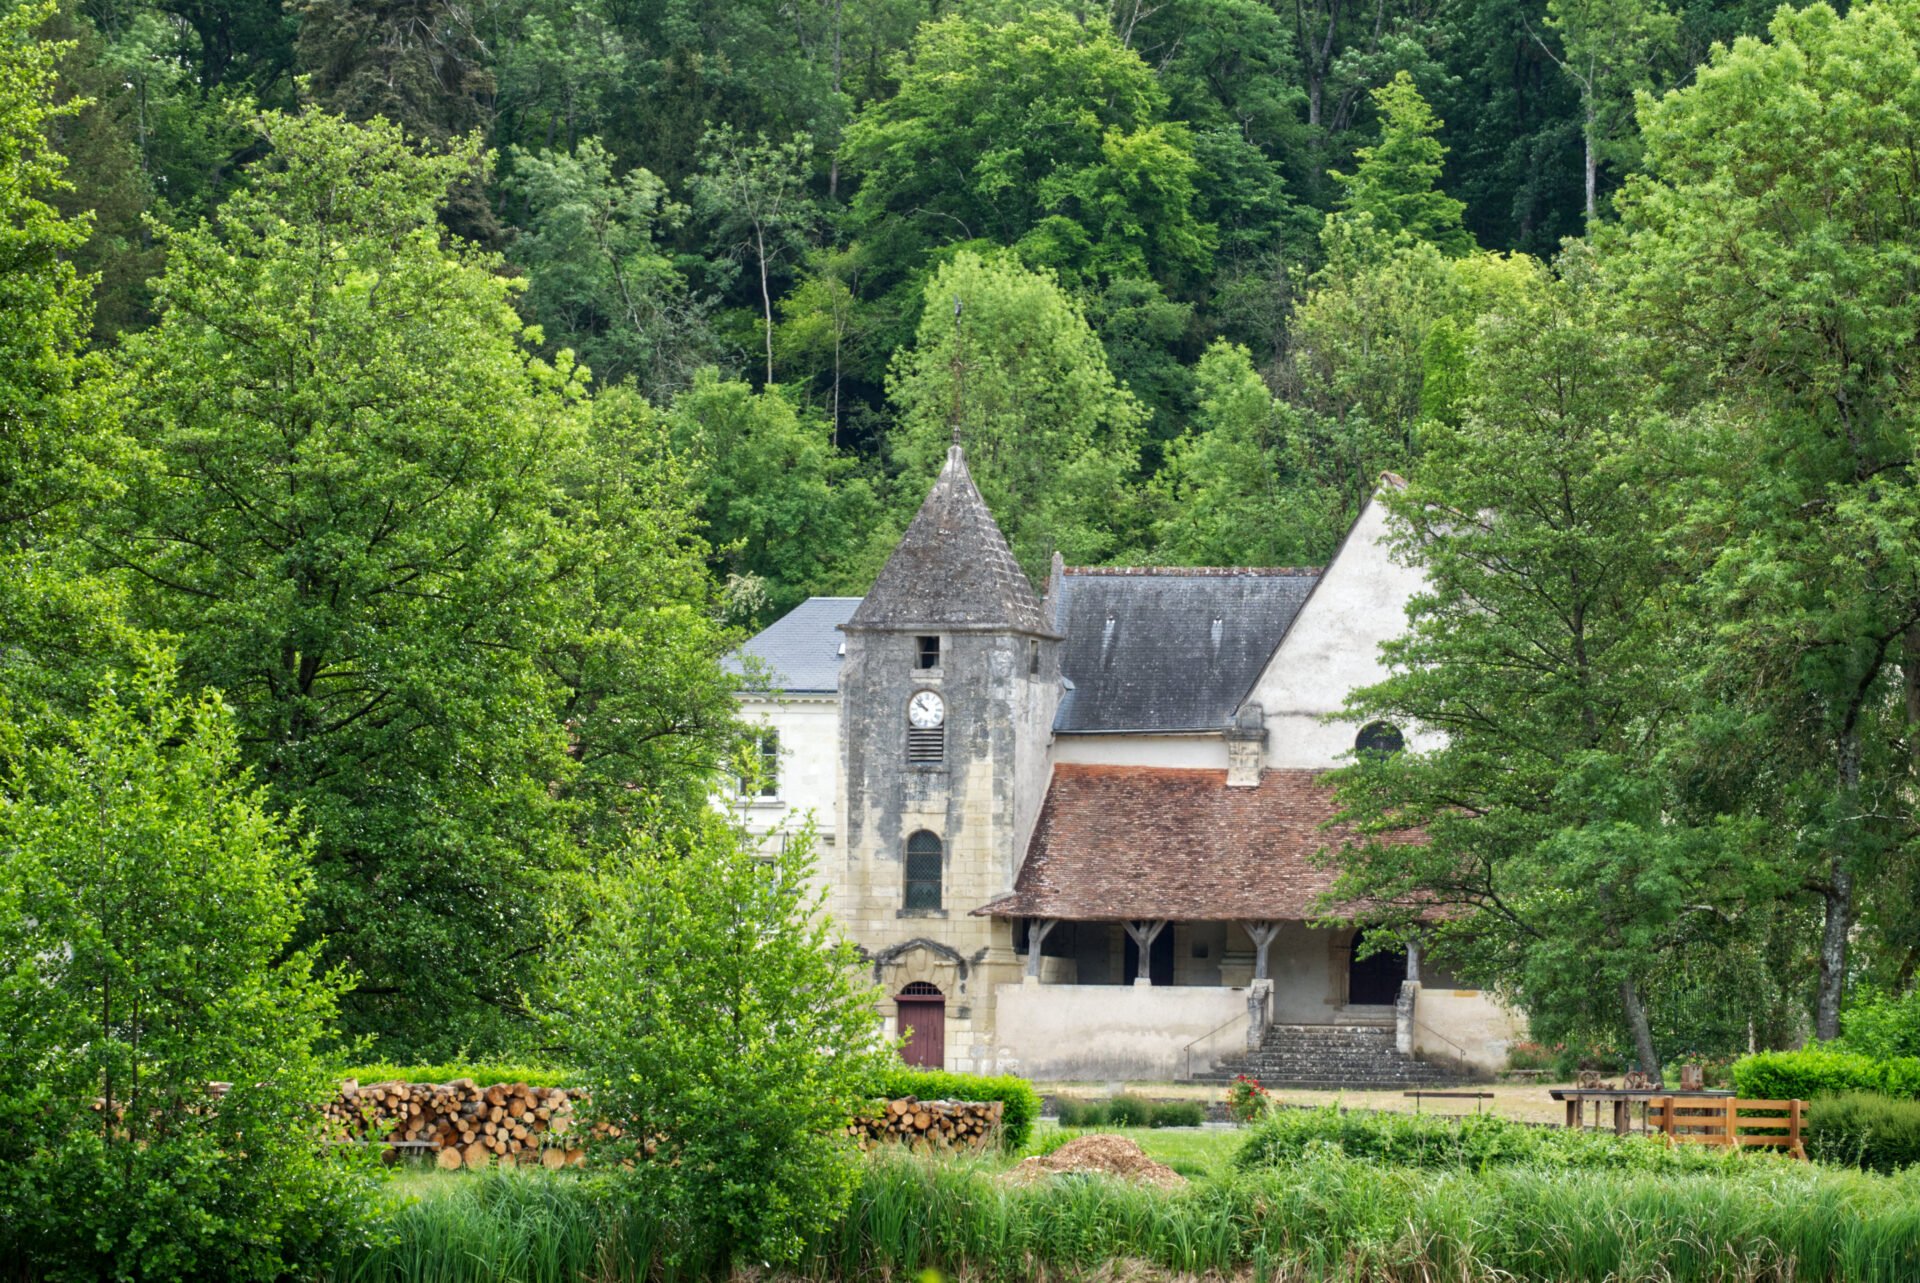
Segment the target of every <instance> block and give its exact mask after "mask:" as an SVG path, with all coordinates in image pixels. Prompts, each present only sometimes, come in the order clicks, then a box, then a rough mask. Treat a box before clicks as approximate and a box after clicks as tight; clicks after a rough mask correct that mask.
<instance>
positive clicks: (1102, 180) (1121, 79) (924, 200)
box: [842, 5, 1212, 288]
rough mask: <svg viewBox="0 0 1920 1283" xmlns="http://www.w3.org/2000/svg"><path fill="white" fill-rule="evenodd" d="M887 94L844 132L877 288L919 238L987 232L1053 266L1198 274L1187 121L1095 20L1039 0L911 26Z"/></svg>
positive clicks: (911, 253)
mask: <svg viewBox="0 0 1920 1283" xmlns="http://www.w3.org/2000/svg"><path fill="white" fill-rule="evenodd" d="M900 77H901V79H900V90H899V92H898V93H897V94H895V95H894V96H893V97H892V98H889V99H886V100H885V101H878V102H874V103H871V104H869V105H868V106H867V108H866V109H865V110H864V111H862V112H861V114H860V116H859V118H858V119H856V120H855V121H854V122H853V123H852V124H851V125H849V126H848V128H847V133H846V139H845V142H844V145H843V147H842V153H843V155H844V157H845V159H846V161H847V164H848V167H849V169H850V170H851V171H852V172H853V173H854V175H855V176H856V177H858V178H859V180H860V188H859V190H858V191H857V192H856V193H855V194H854V197H853V202H852V207H851V210H850V214H851V221H852V226H853V228H854V230H855V232H856V234H858V235H860V236H862V237H863V238H866V239H868V240H871V241H875V242H877V243H879V244H880V245H881V247H882V248H883V249H884V252H885V255H886V258H887V260H888V261H887V263H886V264H885V265H884V266H883V267H882V268H881V269H880V271H881V276H882V281H881V285H882V288H891V287H892V286H893V285H894V284H896V283H898V282H899V281H901V280H902V279H903V278H904V277H907V276H910V275H911V274H912V273H913V272H914V271H915V270H916V269H918V268H919V267H920V265H921V258H922V256H923V255H925V254H926V253H927V252H928V250H929V249H931V248H933V247H936V246H941V245H947V244H956V243H957V244H965V243H968V242H973V241H985V242H988V243H990V244H994V245H1000V246H1016V245H1017V246H1019V247H1020V251H1021V256H1022V259H1023V260H1024V261H1025V262H1027V263H1029V264H1030V265H1035V266H1046V267H1049V268H1052V269H1054V270H1055V271H1056V272H1057V273H1059V274H1061V275H1062V276H1063V277H1069V276H1075V275H1079V274H1087V275H1092V276H1100V275H1114V274H1128V275H1136V276H1151V277H1154V278H1156V279H1159V280H1161V281H1163V282H1169V283H1171V282H1174V281H1178V280H1180V279H1181V278H1183V277H1185V276H1187V275H1189V274H1194V273H1198V272H1201V271H1203V270H1204V269H1205V268H1206V266H1207V263H1208V260H1209V256H1210V253H1211V249H1212V230H1211V229H1210V228H1208V227H1207V226H1206V225H1205V224H1204V223H1202V222H1201V221H1200V219H1199V217H1198V213H1197V207H1196V206H1197V201H1196V193H1195V187H1194V180H1195V162H1194V159H1193V155H1192V149H1191V142H1190V139H1189V137H1188V135H1187V131H1186V130H1185V128H1184V127H1182V126H1180V125H1177V124H1173V123H1170V122H1167V121H1166V120H1165V119H1164V111H1165V107H1166V97H1165V94H1164V92H1163V91H1162V89H1161V88H1160V86H1159V85H1158V83H1157V82H1156V81H1155V79H1154V77H1153V73H1152V71H1151V70H1150V69H1149V68H1148V67H1147V66H1146V64H1145V63H1143V62H1142V61H1141V60H1140V58H1139V56H1138V55H1137V54H1135V53H1133V52H1132V51H1131V50H1128V49H1127V48H1125V47H1124V46H1123V45H1122V44H1121V43H1120V42H1119V40H1117V39H1116V38H1115V37H1114V36H1113V34H1112V33H1111V32H1110V31H1109V30H1107V29H1106V28H1105V27H1104V26H1101V25H1096V24H1083V23H1080V22H1078V21H1076V20H1075V19H1074V18H1073V17H1071V16H1070V15H1069V14H1067V13H1066V12H1064V11H1063V10H1061V9H1059V8H1056V7H1053V6H1051V5H1048V6H1042V7H1038V8H1035V9H1032V10H1028V11H1024V12H1022V13H1020V14H1019V15H1018V16H1016V17H1011V18H1008V19H1006V20H1004V21H989V20H985V19H972V18H968V17H964V16H960V15H955V16H952V17H948V18H944V19H941V20H940V21H938V22H932V23H929V24H927V25H926V26H924V27H922V28H921V30H920V33H919V35H918V36H917V37H915V40H914V46H913V56H912V58H911V59H910V60H908V61H906V62H905V63H903V64H902V65H901V68H900Z"/></svg>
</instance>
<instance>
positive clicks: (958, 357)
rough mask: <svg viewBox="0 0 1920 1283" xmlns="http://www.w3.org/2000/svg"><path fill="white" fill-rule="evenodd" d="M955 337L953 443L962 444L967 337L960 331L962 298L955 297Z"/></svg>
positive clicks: (956, 295)
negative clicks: (961, 401) (961, 428)
mask: <svg viewBox="0 0 1920 1283" xmlns="http://www.w3.org/2000/svg"><path fill="white" fill-rule="evenodd" d="M953 337H954V343H955V349H954V361H953V414H952V418H953V443H954V444H955V445H956V446H957V445H959V444H960V397H961V392H960V389H961V385H962V384H963V383H964V382H965V380H966V373H965V371H966V359H965V352H966V342H967V339H966V335H965V334H964V333H963V332H962V331H961V329H960V296H959V295H958V294H955V295H954V296H953Z"/></svg>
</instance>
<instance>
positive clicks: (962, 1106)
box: [847, 1096, 1006, 1149]
mask: <svg viewBox="0 0 1920 1283" xmlns="http://www.w3.org/2000/svg"><path fill="white" fill-rule="evenodd" d="M1005 1108H1006V1106H1005V1105H1004V1104H1003V1103H1002V1102H1000V1101H997V1100H989V1101H967V1100H916V1099H914V1098H913V1097H912V1096H904V1097H902V1098H900V1099H899V1100H890V1101H888V1102H887V1103H886V1104H885V1105H883V1106H882V1107H881V1109H880V1114H879V1116H878V1117H876V1118H856V1119H854V1120H853V1122H851V1123H849V1124H848V1125H847V1131H848V1132H850V1133H852V1135H853V1136H854V1137H855V1138H856V1139H857V1140H858V1141H859V1142H860V1148H862V1149H871V1148H872V1147H873V1146H875V1145H879V1144H903V1145H906V1146H908V1147H909V1148H918V1147H921V1146H925V1147H928V1148H932V1149H984V1148H985V1147H986V1146H987V1145H988V1144H989V1143H990V1142H991V1141H993V1140H994V1139H996V1137H997V1134H998V1132H999V1130H1000V1115H1001V1113H1002V1111H1003V1110H1005Z"/></svg>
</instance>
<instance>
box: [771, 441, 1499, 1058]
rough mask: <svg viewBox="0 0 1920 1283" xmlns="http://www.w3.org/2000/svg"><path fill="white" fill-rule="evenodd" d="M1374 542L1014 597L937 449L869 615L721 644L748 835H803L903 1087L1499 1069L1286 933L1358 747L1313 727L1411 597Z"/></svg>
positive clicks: (1494, 1010)
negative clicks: (808, 816)
mask: <svg viewBox="0 0 1920 1283" xmlns="http://www.w3.org/2000/svg"><path fill="white" fill-rule="evenodd" d="M1387 482H1388V483H1389V484H1392V483H1394V479H1392V478H1388V479H1387ZM1385 521H1386V515H1385V511H1384V509H1383V508H1382V507H1381V506H1380V505H1378V504H1374V505H1371V506H1369V507H1368V508H1367V510H1366V511H1365V512H1363V513H1362V514H1361V517H1360V519H1359V521H1358V522H1357V523H1356V524H1355V526H1354V528H1353V530H1352V531H1351V532H1350V533H1349V535H1348V537H1347V539H1346V541H1345V542H1344V544H1343V545H1342V546H1341V548H1340V550H1339V551H1338V552H1337V553H1336V554H1335V556H1334V559H1333V560H1332V562H1330V563H1329V564H1328V565H1327V566H1326V567H1324V568H1310V569H1241V568H1233V569H1213V568H1179V569H1176V568H1161V567H1154V568H1142V569H1114V568H1096V569H1085V570H1081V569H1068V568H1066V567H1062V566H1060V565H1058V564H1057V563H1056V566H1055V568H1054V572H1053V574H1052V576H1051V580H1050V582H1049V584H1048V585H1047V589H1046V592H1045V594H1044V595H1043V596H1042V595H1036V594H1035V593H1034V591H1033V588H1032V585H1031V584H1029V583H1028V581H1027V580H1026V578H1025V576H1024V575H1022V574H1021V573H1020V571H1019V568H1018V566H1017V565H1016V564H1015V563H1014V561H1013V558H1012V556H1011V554H1010V553H1009V552H1008V551H1007V548H1006V543H1005V540H1004V539H1003V538H1002V537H1001V534H1000V531H999V528H998V526H997V525H996V524H995V523H994V521H993V518H992V515H991V514H990V513H989V512H988V511H987V508H986V505H985V504H984V502H982V500H981V498H980V495H979V492H978V491H977V490H976V489H975V487H974V485H973V482H972V480H971V478H970V477H969V476H968V473H967V469H966V461H965V457H964V454H963V453H962V452H961V450H960V449H959V447H957V446H956V447H955V448H954V449H953V450H952V451H951V452H950V454H949V458H948V462H947V466H946V468H945V470H943V471H942V473H941V476H940V478H939V480H938V481H937V482H936V483H935V485H934V488H933V490H932V492H931V493H930V494H929V495H928V497H927V501H926V503H925V504H924V505H923V506H922V508H921V511H920V513H919V514H918V515H917V516H916V517H915V519H914V521H913V523H912V524H911V525H910V526H909V528H908V530H907V531H906V533H905V534H904V535H903V536H902V539H901V542H900V544H899V546H898V547H897V548H896V550H895V552H894V554H893V556H892V557H891V559H890V560H889V561H888V563H887V565H886V567H885V568H884V569H883V570H882V571H881V573H880V575H879V577H878V578H877V579H876V581H875V583H874V586H873V589H872V590H871V591H870V592H869V593H868V595H867V596H866V597H864V598H847V597H830V598H814V599H812V600H810V601H808V602H806V603H804V604H803V605H801V606H799V607H798V608H796V609H795V610H793V611H792V612H790V613H789V614H788V615H786V616H785V617H783V618H782V619H781V620H779V621H778V622H777V623H775V624H774V625H773V626H771V627H770V628H768V629H767V630H766V631H764V632H762V633H761V634H759V635H758V636H757V637H755V638H754V639H753V640H752V641H751V642H750V643H749V644H748V645H747V646H746V648H745V652H746V654H747V655H748V656H750V657H751V662H754V663H756V664H757V665H759V666H760V667H762V668H763V669H764V671H765V672H766V673H767V674H768V676H769V678H770V679H771V682H772V685H773V686H774V687H775V692H774V693H773V694H772V695H770V696H768V695H756V696H747V697H743V698H744V699H745V712H746V714H747V716H748V717H749V718H750V719H751V720H754V721H756V722H759V723H761V724H762V725H764V726H765V727H766V728H767V729H768V731H769V733H770V736H771V738H770V739H769V740H768V746H769V752H770V753H773V752H775V751H777V759H778V765H777V770H775V771H773V772H770V775H771V777H772V782H771V784H770V786H769V788H768V792H767V795H766V796H764V797H758V798H755V799H752V801H751V803H750V805H749V818H750V822H751V823H752V825H753V827H755V828H756V829H759V830H761V831H765V832H772V831H776V830H778V829H780V828H782V827H783V826H786V825H791V824H792V823H793V822H794V821H795V819H796V817H798V816H800V815H801V814H803V813H807V812H811V813H812V814H813V815H814V817H815V820H816V823H817V825H818V827H819V831H820V834H821V837H822V839H823V840H822V843H821V846H820V856H819V872H820V876H821V878H822V880H823V882H824V884H825V885H826V887H827V889H828V892H829V899H830V905H831V908H832V911H833V913H834V915H835V917H836V919H837V920H838V922H839V923H840V924H841V926H842V928H843V929H844V930H846V931H847V932H848V933H849V934H850V935H851V937H852V938H853V939H854V940H855V941H856V942H857V943H858V944H859V945H860V946H861V948H862V949H863V951H864V952H865V954H866V956H867V957H868V958H869V959H870V961H871V965H872V968H873V976H874V979H875V981H876V982H877V983H878V984H879V985H880V986H881V989H882V992H883V994H884V998H883V1001H882V1004H881V1006H882V1011H881V1015H882V1017H883V1019H885V1020H886V1021H887V1022H888V1027H889V1030H890V1031H892V1032H900V1033H911V1037H910V1038H909V1040H908V1043H907V1046H906V1048H905V1050H904V1054H905V1055H906V1057H907V1058H908V1059H909V1060H910V1061H914V1062H916V1063H929V1064H939V1065H944V1066H946V1067H948V1068H954V1069H966V1070H978V1071H1000V1072H1022V1073H1026V1074H1028V1075H1029V1076H1032V1077H1036V1078H1047V1079H1097V1080H1109V1079H1123V1078H1133V1079H1167V1078H1176V1077H1195V1076H1204V1075H1209V1074H1212V1075H1220V1074H1225V1073H1229V1072H1233V1071H1235V1070H1243V1069H1244V1070H1251V1071H1253V1072H1255V1073H1256V1074H1258V1075H1259V1076H1261V1077H1262V1078H1263V1080H1268V1081H1293V1082H1330V1083H1342V1084H1348V1085H1360V1084H1362V1083H1400V1082H1420V1081H1432V1080H1435V1079H1437V1078H1443V1077H1450V1076H1457V1075H1459V1074H1460V1073H1461V1072H1463V1071H1465V1070H1469V1069H1490V1068H1493V1067H1496V1066H1497V1065H1499V1064H1500V1063H1503V1062H1504V1059H1505V1054H1506V1049H1507V1046H1508V1044H1509V1042H1510V1041H1511V1039H1512V1038H1513V1037H1514V1036H1515V1024H1514V1022H1513V1020H1512V1019H1511V1018H1510V1017H1509V1015H1508V1013H1506V1012H1505V1011H1503V1010H1502V1009H1501V1008H1499V1007H1498V1006H1497V1005H1495V1004H1494V1003H1492V1002H1490V1001H1489V1000H1488V999H1487V998H1486V997H1485V996H1484V995H1481V994H1479V993H1477V992H1473V991H1469V990H1464V989H1459V988H1456V987H1454V986H1453V985H1452V984H1451V982H1449V981H1448V980H1447V979H1446V978H1445V977H1440V976H1435V975H1433V974H1431V973H1429V974H1427V975H1425V976H1422V975H1421V974H1420V970H1419V959H1418V957H1417V955H1416V956H1415V957H1413V958H1409V957H1407V956H1406V955H1405V954H1401V953H1397V952H1395V953H1381V954H1375V955H1373V956H1372V957H1370V958H1367V959H1362V960H1356V959H1355V958H1354V957H1353V954H1354V948H1353V946H1354V943H1355V939H1356V935H1357V933H1356V932H1355V931H1354V930H1351V929H1334V928H1324V927H1316V926H1313V925H1310V919H1312V918H1313V917H1314V916H1315V910H1316V900H1317V897H1318V896H1319V895H1320V894H1321V893H1322V892H1323V891H1325V890H1326V889H1327V887H1328V886H1329V885H1330V883H1331V880H1332V877H1333V873H1332V871H1331V870H1330V869H1328V868H1327V867H1326V866H1325V865H1324V864H1322V863H1317V862H1315V861H1314V859H1313V858H1312V857H1313V856H1314V855H1315V854H1316V853H1317V852H1319V851H1321V850H1322V849H1323V848H1328V847H1330V846H1334V845H1337V841H1338V834H1337V833H1334V832H1331V831H1329V829H1328V828H1327V824H1328V822H1329V820H1330V819H1331V816H1332V813H1333V808H1332V804H1331V798H1330V795H1329V790H1328V789H1327V787H1326V786H1325V785H1324V784H1323V783H1322V782H1321V781H1320V778H1319V777H1320V774H1321V773H1322V772H1324V771H1326V770H1327V769H1329V768H1332V767H1335V766H1338V765H1340V764H1341V763H1342V762H1343V760H1344V759H1345V758H1346V757H1347V755H1348V754H1350V753H1351V752H1352V751H1353V749H1354V747H1355V743H1356V731H1355V728H1353V727H1352V726H1351V725H1347V724H1344V723H1341V722H1338V721H1329V720H1328V715H1329V714H1334V713H1337V712H1338V711H1339V710H1340V708H1341V707H1342V704H1343V702H1344V700H1345V698H1346V695H1347V693H1348V692H1349V691H1350V690H1352V689H1354V688H1355V687H1357V686H1360V685H1364V684H1367V683H1370V682H1373V681H1375V680H1377V679H1378V678H1379V677H1380V676H1381V675H1382V670H1381V668H1380V664H1379V660H1378V648H1379V644H1380V642H1381V641H1382V640H1383V639H1385V638H1387V637H1390V636H1393V635H1394V634H1395V633H1396V632H1397V631H1398V630H1399V629H1400V628H1401V627H1402V626H1403V624H1404V621H1405V608H1406V603H1407V601H1408V598H1409V597H1410V596H1411V594H1412V593H1413V592H1414V591H1416V589H1417V588H1418V586H1419V583H1420V579H1419V576H1418V573H1417V572H1416V571H1414V570H1412V569H1411V568H1409V567H1406V566H1403V565H1400V564H1398V563H1397V562H1396V561H1395V560H1394V559H1393V558H1392V557H1391V556H1390V555H1389V553H1388V550H1387V548H1386V545H1385V542H1384V535H1385ZM1358 735H1359V736H1362V737H1366V738H1367V742H1369V743H1372V744H1378V745H1381V746H1383V747H1388V748H1391V747H1393V746H1395V745H1397V744H1398V742H1399V732H1398V731H1397V730H1396V729H1395V728H1392V727H1387V726H1382V725H1373V726H1369V727H1366V728H1362V729H1361V730H1360V731H1359V732H1358Z"/></svg>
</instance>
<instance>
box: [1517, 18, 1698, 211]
mask: <svg viewBox="0 0 1920 1283" xmlns="http://www.w3.org/2000/svg"><path fill="white" fill-rule="evenodd" d="M1678 25H1679V24H1678V20H1677V19H1676V18H1675V17H1674V15H1673V14H1671V13H1669V12H1668V11H1667V8H1666V6H1664V5H1662V4H1661V3H1660V0H1547V27H1548V28H1549V29H1550V30H1551V31H1552V32H1553V33H1554V34H1555V35H1556V36H1558V37H1559V38H1560V50H1559V52H1557V53H1555V52H1554V51H1553V50H1552V49H1551V48H1550V47H1549V46H1547V45H1546V44H1545V43H1544V42H1542V45H1541V47H1542V48H1544V49H1547V52H1548V53H1549V54H1550V55H1551V56H1552V57H1553V59H1554V61H1555V62H1556V63H1557V64H1558V65H1559V67H1560V70H1561V71H1563V72H1564V73H1566V75H1567V78H1568V79H1570V80H1572V81H1573V83H1574V84H1575V85H1576V86H1577V87H1578V88H1579V90H1580V109H1581V116H1582V119H1581V129H1580V136H1581V140H1582V142H1583V143H1584V144H1585V147H1586V176H1587V188H1586V190H1587V223H1588V224H1589V225H1591V224H1592V223H1593V220H1594V219H1595V218H1596V217H1598V216H1599V190H1600V180H1599V174H1600V160H1601V156H1602V153H1603V152H1607V151H1610V150H1613V151H1617V150H1618V148H1619V146H1620V142H1621V137H1622V135H1623V134H1625V133H1628V132H1630V130H1631V126H1632V123H1633V95H1634V93H1635V91H1636V90H1641V89H1651V88H1653V87H1654V85H1655V84H1656V83H1657V75H1658V68H1659V63H1660V60H1661V56H1662V55H1663V54H1667V53H1670V52H1671V51H1672V49H1673V44H1674V34H1675V31H1676V30H1677V28H1678Z"/></svg>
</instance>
